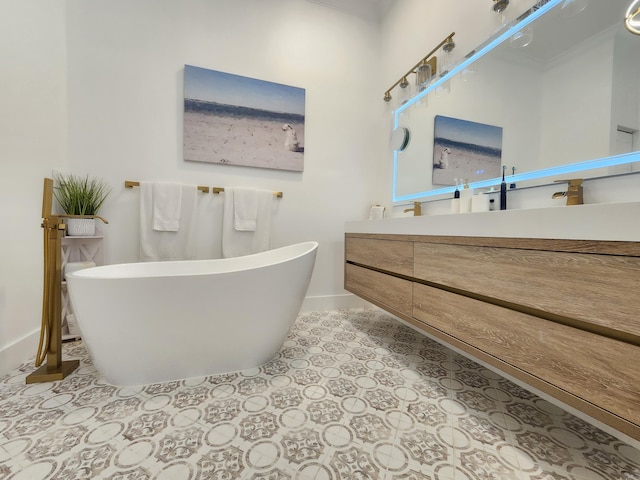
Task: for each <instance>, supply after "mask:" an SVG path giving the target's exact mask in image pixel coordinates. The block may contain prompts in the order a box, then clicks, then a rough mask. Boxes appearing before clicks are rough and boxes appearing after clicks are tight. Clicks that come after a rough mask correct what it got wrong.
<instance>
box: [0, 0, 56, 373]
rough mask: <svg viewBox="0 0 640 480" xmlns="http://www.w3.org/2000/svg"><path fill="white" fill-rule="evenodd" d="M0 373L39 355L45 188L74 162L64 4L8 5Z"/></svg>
mask: <svg viewBox="0 0 640 480" xmlns="http://www.w3.org/2000/svg"><path fill="white" fill-rule="evenodd" d="M0 11H2V15H0V72H2V73H1V74H0V91H1V92H2V94H1V95H0V158H1V159H2V160H0V165H1V167H0V172H1V175H0V178H1V181H0V184H1V187H0V219H2V226H3V232H2V241H0V374H2V373H3V372H5V371H7V370H8V369H9V368H10V367H11V366H13V365H15V364H17V363H19V362H22V361H24V359H25V358H26V357H28V356H29V355H34V354H35V350H36V338H35V335H34V333H37V331H38V329H39V326H40V312H41V305H42V303H41V302H42V300H41V299H42V250H43V247H42V237H43V232H42V229H41V228H40V223H41V221H42V218H41V212H42V186H43V178H44V177H45V176H49V175H51V168H52V167H53V165H61V166H64V165H66V152H65V145H66V84H65V74H66V60H65V56H66V53H65V50H66V45H65V17H64V3H63V2H51V1H49V0H0Z"/></svg>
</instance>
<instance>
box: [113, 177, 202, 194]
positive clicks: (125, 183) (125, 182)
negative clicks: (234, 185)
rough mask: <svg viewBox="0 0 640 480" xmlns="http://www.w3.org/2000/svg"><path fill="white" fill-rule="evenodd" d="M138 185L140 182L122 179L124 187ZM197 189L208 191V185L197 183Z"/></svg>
mask: <svg viewBox="0 0 640 480" xmlns="http://www.w3.org/2000/svg"><path fill="white" fill-rule="evenodd" d="M139 186H140V182H133V181H131V180H125V181H124V188H133V187H139ZM198 190H199V191H201V192H202V193H209V187H207V186H204V185H198Z"/></svg>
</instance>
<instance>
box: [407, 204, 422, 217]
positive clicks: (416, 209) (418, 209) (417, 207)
mask: <svg viewBox="0 0 640 480" xmlns="http://www.w3.org/2000/svg"><path fill="white" fill-rule="evenodd" d="M408 212H413V216H414V217H419V216H421V215H422V202H413V208H405V209H404V213H408Z"/></svg>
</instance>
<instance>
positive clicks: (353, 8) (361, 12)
mask: <svg viewBox="0 0 640 480" xmlns="http://www.w3.org/2000/svg"><path fill="white" fill-rule="evenodd" d="M307 1H308V2H311V3H317V4H319V5H324V6H325V7H330V8H335V9H338V10H341V11H343V12H346V13H349V14H351V15H355V16H357V17H361V18H364V19H366V20H372V21H374V22H380V20H382V18H383V17H384V16H385V14H386V13H387V11H388V10H389V7H391V4H392V3H393V2H394V1H395V0H307Z"/></svg>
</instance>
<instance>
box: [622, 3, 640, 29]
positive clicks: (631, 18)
mask: <svg viewBox="0 0 640 480" xmlns="http://www.w3.org/2000/svg"><path fill="white" fill-rule="evenodd" d="M624 26H625V27H627V30H629V31H630V32H631V33H635V34H636V35H640V0H633V1H632V2H631V5H629V8H628V9H627V13H625V15H624Z"/></svg>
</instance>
